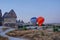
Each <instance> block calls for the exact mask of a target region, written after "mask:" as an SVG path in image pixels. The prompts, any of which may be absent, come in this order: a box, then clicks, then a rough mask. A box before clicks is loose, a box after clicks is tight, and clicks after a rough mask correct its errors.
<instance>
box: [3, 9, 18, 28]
mask: <svg viewBox="0 0 60 40" xmlns="http://www.w3.org/2000/svg"><path fill="white" fill-rule="evenodd" d="M16 18H17V16H16V13H15V11H14V10H13V9H11V10H10V11H9V12H5V13H4V15H3V26H8V27H15V26H16Z"/></svg>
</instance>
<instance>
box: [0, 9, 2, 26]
mask: <svg viewBox="0 0 60 40" xmlns="http://www.w3.org/2000/svg"><path fill="white" fill-rule="evenodd" d="M0 26H2V11H1V9H0Z"/></svg>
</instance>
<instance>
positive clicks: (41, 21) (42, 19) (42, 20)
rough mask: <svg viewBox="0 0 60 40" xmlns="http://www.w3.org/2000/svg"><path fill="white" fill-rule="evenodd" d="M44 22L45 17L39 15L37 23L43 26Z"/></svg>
mask: <svg viewBox="0 0 60 40" xmlns="http://www.w3.org/2000/svg"><path fill="white" fill-rule="evenodd" d="M43 22H44V18H43V17H38V18H37V23H38V25H39V26H42V24H43Z"/></svg>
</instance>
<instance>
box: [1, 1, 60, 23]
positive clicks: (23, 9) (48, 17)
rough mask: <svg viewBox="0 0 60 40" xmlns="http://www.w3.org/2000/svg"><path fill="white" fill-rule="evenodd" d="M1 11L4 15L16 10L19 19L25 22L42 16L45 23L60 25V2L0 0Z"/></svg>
mask: <svg viewBox="0 0 60 40" xmlns="http://www.w3.org/2000/svg"><path fill="white" fill-rule="evenodd" d="M0 9H1V10H2V13H3V14H4V12H6V11H7V12H9V11H10V10H11V9H14V11H15V12H16V14H17V17H18V19H21V20H24V21H25V22H28V21H30V18H31V17H39V16H42V17H44V18H45V23H60V0H0Z"/></svg>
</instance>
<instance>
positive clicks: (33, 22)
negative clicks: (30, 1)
mask: <svg viewBox="0 0 60 40" xmlns="http://www.w3.org/2000/svg"><path fill="white" fill-rule="evenodd" d="M30 21H31V23H32V24H33V25H36V23H37V18H36V17H32V18H31V20H30Z"/></svg>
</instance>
